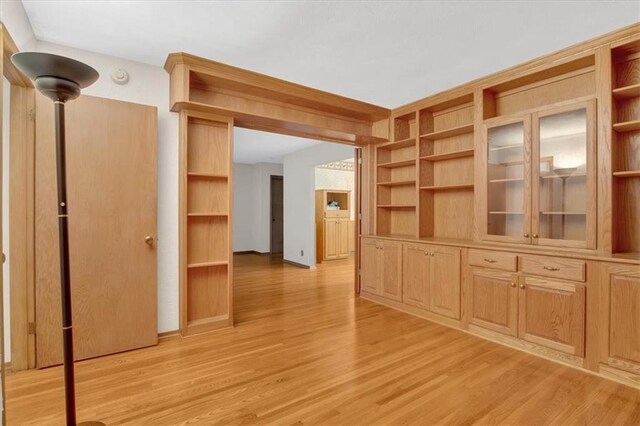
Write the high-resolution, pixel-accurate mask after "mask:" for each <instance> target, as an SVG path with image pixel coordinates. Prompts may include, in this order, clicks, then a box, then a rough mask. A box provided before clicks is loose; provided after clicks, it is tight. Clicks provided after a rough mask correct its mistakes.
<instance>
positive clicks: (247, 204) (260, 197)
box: [233, 163, 282, 253]
mask: <svg viewBox="0 0 640 426" xmlns="http://www.w3.org/2000/svg"><path fill="white" fill-rule="evenodd" d="M233 167H234V171H233V179H234V181H233V213H234V218H233V251H250V250H253V251H257V252H260V253H267V252H269V251H270V250H271V223H270V220H271V212H270V209H271V176H272V175H273V176H282V164H275V163H256V164H241V163H234V165H233Z"/></svg>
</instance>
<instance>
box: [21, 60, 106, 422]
mask: <svg viewBox="0 0 640 426" xmlns="http://www.w3.org/2000/svg"><path fill="white" fill-rule="evenodd" d="M11 61H12V62H13V63H14V64H15V66H16V67H18V69H19V70H20V71H22V72H23V73H24V74H25V75H26V76H27V77H29V78H30V79H31V80H33V81H34V83H35V86H36V89H38V90H39V91H40V92H42V93H43V94H44V95H45V96H47V97H48V98H49V99H51V100H52V101H53V107H54V111H55V125H56V165H57V176H58V233H59V246H60V286H61V296H62V297H61V299H62V339H63V341H62V347H63V353H64V389H65V405H66V416H67V425H75V424H76V395H75V379H74V372H73V330H72V328H71V327H72V315H71V280H70V274H69V228H68V216H67V207H68V205H67V178H66V174H67V170H66V155H65V154H66V151H65V149H66V148H65V128H64V124H65V123H64V104H65V102H67V101H71V100H73V99H75V98H77V97H78V96H80V89H83V88H85V87H87V86H89V85H91V84H93V83H94V82H95V81H96V80H97V79H98V72H97V71H96V70H94V69H93V68H91V67H90V66H88V65H86V64H83V63H82V62H78V61H76V60H74V59H70V58H65V57H64V56H58V55H51V54H48V53H41V52H21V53H16V54H15V55H13V56H12V57H11ZM82 424H97V425H99V424H102V423H100V422H85V423H82Z"/></svg>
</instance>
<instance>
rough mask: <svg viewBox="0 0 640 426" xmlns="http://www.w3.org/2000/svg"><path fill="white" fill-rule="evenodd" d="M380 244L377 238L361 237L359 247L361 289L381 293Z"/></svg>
mask: <svg viewBox="0 0 640 426" xmlns="http://www.w3.org/2000/svg"><path fill="white" fill-rule="evenodd" d="M380 247H381V246H380V244H379V243H378V241H377V240H372V239H368V238H363V239H362V242H361V249H360V286H361V288H362V291H364V292H367V293H371V294H377V295H381V294H382V289H381V288H380V283H381V282H382V281H381V280H380V269H381V268H380V267H379V265H380V261H379V258H380Z"/></svg>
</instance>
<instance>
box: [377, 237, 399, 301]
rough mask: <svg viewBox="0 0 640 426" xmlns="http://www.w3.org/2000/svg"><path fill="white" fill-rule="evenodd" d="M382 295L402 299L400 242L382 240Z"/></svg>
mask: <svg viewBox="0 0 640 426" xmlns="http://www.w3.org/2000/svg"><path fill="white" fill-rule="evenodd" d="M381 253H382V259H381V265H382V273H381V274H380V277H381V278H382V295H383V296H384V297H386V298H388V299H392V300H397V301H401V300H402V243H399V242H396V241H383V242H382V250H381Z"/></svg>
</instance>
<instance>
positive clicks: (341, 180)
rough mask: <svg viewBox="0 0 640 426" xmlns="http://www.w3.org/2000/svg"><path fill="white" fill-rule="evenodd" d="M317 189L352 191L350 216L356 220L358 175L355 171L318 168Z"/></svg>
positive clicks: (316, 174) (316, 176) (316, 175)
mask: <svg viewBox="0 0 640 426" xmlns="http://www.w3.org/2000/svg"><path fill="white" fill-rule="evenodd" d="M315 178H316V185H315V187H316V189H341V190H344V191H351V197H350V198H351V200H350V205H351V209H350V210H349V215H350V218H351V220H355V218H356V191H355V182H356V173H355V171H354V170H339V169H325V168H321V167H316V171H315Z"/></svg>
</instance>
